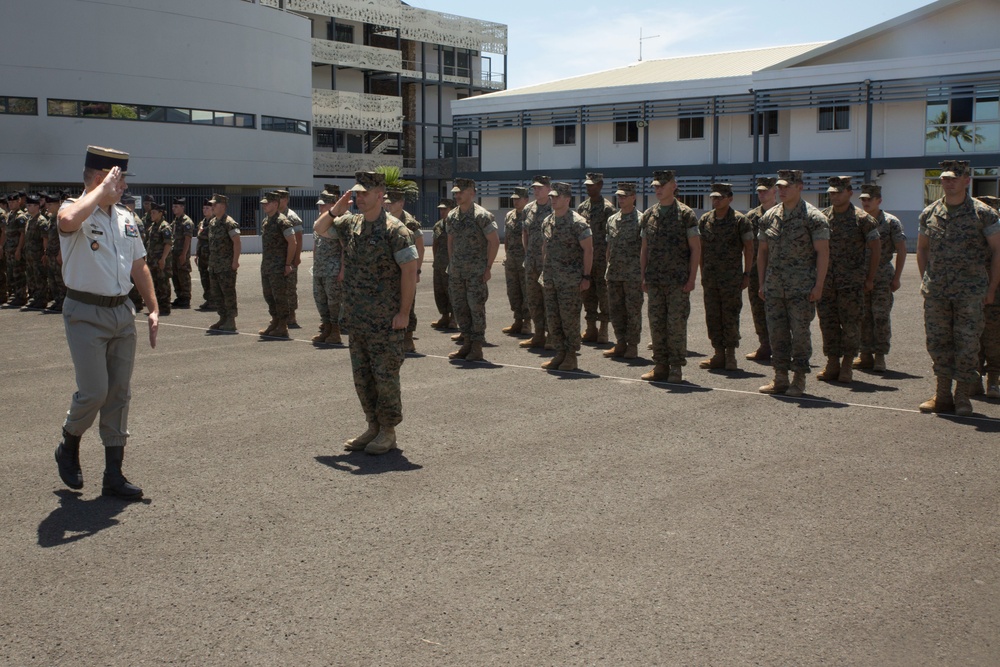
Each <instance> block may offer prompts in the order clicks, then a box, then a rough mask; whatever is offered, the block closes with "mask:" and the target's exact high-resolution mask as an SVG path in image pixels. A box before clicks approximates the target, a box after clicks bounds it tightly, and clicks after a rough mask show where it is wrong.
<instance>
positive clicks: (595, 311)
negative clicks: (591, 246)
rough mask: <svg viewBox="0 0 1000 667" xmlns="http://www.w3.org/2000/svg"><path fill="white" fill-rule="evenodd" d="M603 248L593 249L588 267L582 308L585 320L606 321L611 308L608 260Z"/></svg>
mask: <svg viewBox="0 0 1000 667" xmlns="http://www.w3.org/2000/svg"><path fill="white" fill-rule="evenodd" d="M605 253H606V251H605V249H601V250H600V251H598V250H595V251H594V263H593V265H592V266H591V268H590V276H591V277H590V287H588V288H587V290H586V291H585V292H584V293H583V310H584V312H585V313H586V315H585V317H586V320H587V322H597V321H598V320H600V321H601V322H607V321H608V319H609V318H610V314H611V308H610V305H609V304H608V279H607V278H606V277H605V276H606V274H607V272H608V262H607V259H606V254H605Z"/></svg>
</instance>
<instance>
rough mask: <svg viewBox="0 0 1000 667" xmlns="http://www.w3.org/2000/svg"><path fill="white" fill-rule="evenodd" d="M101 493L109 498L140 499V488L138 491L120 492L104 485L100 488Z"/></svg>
mask: <svg viewBox="0 0 1000 667" xmlns="http://www.w3.org/2000/svg"><path fill="white" fill-rule="evenodd" d="M101 495H102V496H107V497H109V498H118V499H120V500H142V490H141V489H140V490H139V493H122V492H120V491H116V490H115V489H112V488H110V487H107V486H106V487H104V488H103V489H101Z"/></svg>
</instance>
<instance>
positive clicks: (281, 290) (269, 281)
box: [260, 271, 294, 320]
mask: <svg viewBox="0 0 1000 667" xmlns="http://www.w3.org/2000/svg"><path fill="white" fill-rule="evenodd" d="M292 273H294V271H292ZM291 275H292V274H291V273H290V274H288V275H287V276H286V275H285V274H284V272H281V273H278V272H275V271H261V272H260V285H261V287H262V288H263V290H264V301H266V302H267V313H268V314H269V315H270V316H271V319H278V320H287V319H288V318H289V317H290V316H291V310H292V308H291V296H290V295H289V294H288V291H289V288H288V286H289V285H290V284H291V281H290V280H289V279H290V278H291Z"/></svg>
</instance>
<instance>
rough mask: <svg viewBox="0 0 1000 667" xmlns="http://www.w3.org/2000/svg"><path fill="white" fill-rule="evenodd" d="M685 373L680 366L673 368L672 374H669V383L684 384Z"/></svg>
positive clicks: (671, 369)
mask: <svg viewBox="0 0 1000 667" xmlns="http://www.w3.org/2000/svg"><path fill="white" fill-rule="evenodd" d="M683 381H684V371H683V370H682V369H681V367H680V366H671V367H670V373H669V374H667V382H683Z"/></svg>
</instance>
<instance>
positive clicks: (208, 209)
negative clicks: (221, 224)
mask: <svg viewBox="0 0 1000 667" xmlns="http://www.w3.org/2000/svg"><path fill="white" fill-rule="evenodd" d="M212 217H213V216H212V200H211V199H206V200H205V202H204V204H202V207H201V222H199V223H198V231H197V232H196V234H195V238H197V239H198V249H197V250H196V251H195V258H194V263H195V264H197V265H198V277H199V278H200V279H201V292H202V304H201V305H200V306H198V310H215V304H214V303H213V302H212V272H211V271H209V269H208V264H209V261H208V250H209V244H208V225H209V223H210V222H211V221H212Z"/></svg>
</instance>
